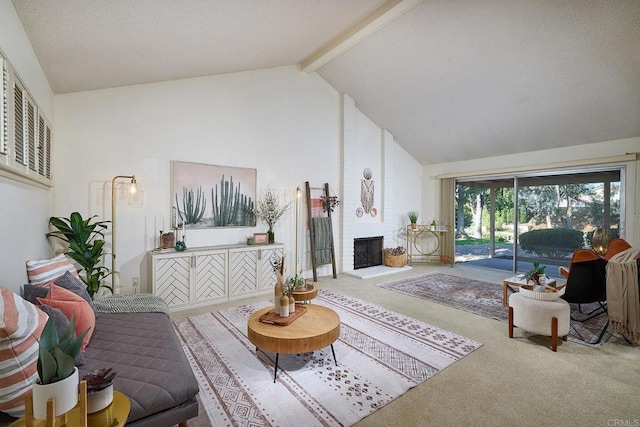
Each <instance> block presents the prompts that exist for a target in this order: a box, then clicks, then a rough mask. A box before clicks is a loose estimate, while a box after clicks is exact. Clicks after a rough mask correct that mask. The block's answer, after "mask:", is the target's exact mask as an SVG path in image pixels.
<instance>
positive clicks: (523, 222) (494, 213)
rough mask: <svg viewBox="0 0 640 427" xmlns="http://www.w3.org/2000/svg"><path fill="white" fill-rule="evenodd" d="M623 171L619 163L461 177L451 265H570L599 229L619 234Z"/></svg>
mask: <svg viewBox="0 0 640 427" xmlns="http://www.w3.org/2000/svg"><path fill="white" fill-rule="evenodd" d="M623 174H624V168H623V167H621V166H618V167H609V168H593V169H581V170H574V171H554V172H548V173H544V174H522V175H519V176H510V177H506V176H504V177H487V178H482V179H479V178H476V179H466V180H462V179H460V180H458V181H457V188H456V202H457V203H456V209H457V215H456V255H457V256H456V262H472V263H476V264H479V265H485V266H488V267H494V268H501V269H505V270H512V271H524V270H527V269H528V268H529V266H530V265H531V262H532V261H540V262H542V263H545V264H551V265H563V264H567V263H568V260H569V259H570V257H571V254H572V253H573V251H574V250H575V249H578V248H581V247H590V244H591V236H592V234H593V231H594V230H595V229H596V228H597V227H602V228H605V229H606V230H609V232H610V235H611V237H612V238H613V237H618V236H620V237H624V230H623V228H622V226H623V224H624V218H623V212H624V193H623V191H622V186H621V182H623V179H622V178H623ZM541 230H544V231H541ZM555 271H556V269H555V268H552V269H550V270H549V271H548V272H549V273H554V272H555Z"/></svg>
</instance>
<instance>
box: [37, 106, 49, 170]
mask: <svg viewBox="0 0 640 427" xmlns="http://www.w3.org/2000/svg"><path fill="white" fill-rule="evenodd" d="M45 129H46V125H45V123H44V117H42V116H39V117H38V173H39V174H40V175H42V176H47V175H46V170H45V166H46V157H45V156H46V153H47V134H46V132H45Z"/></svg>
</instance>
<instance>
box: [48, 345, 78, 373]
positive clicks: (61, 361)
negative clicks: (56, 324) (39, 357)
mask: <svg viewBox="0 0 640 427" xmlns="http://www.w3.org/2000/svg"><path fill="white" fill-rule="evenodd" d="M53 357H54V358H55V360H56V363H57V364H58V371H57V373H56V374H57V375H56V377H57V378H58V381H59V380H63V379H65V378H67V377H69V376H70V375H71V374H73V368H74V367H75V360H74V358H73V357H71V356H69V355H68V354H67V353H65V352H64V351H62V350H61V349H60V347H58V346H56V347H54V348H53Z"/></svg>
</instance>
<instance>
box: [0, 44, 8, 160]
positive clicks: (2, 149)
mask: <svg viewBox="0 0 640 427" xmlns="http://www.w3.org/2000/svg"><path fill="white" fill-rule="evenodd" d="M0 72H1V73H2V82H1V85H0V154H7V145H8V142H7V141H8V140H9V133H8V132H9V131H8V129H7V128H8V122H9V105H8V104H7V102H8V101H7V87H8V86H9V70H8V65H7V61H6V59H4V58H3V57H2V56H1V55H0Z"/></svg>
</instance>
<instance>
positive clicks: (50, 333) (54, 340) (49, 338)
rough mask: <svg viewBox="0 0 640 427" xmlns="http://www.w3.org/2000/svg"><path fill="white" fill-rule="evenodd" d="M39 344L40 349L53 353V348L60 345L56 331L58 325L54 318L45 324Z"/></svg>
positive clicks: (50, 318)
mask: <svg viewBox="0 0 640 427" xmlns="http://www.w3.org/2000/svg"><path fill="white" fill-rule="evenodd" d="M39 344H40V347H41V348H44V349H45V350H46V351H51V349H52V348H53V346H55V345H56V344H58V331H57V330H56V325H55V322H54V321H53V318H52V317H49V318H48V319H47V323H45V324H44V328H43V329H42V333H41V334H40V341H39Z"/></svg>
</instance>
